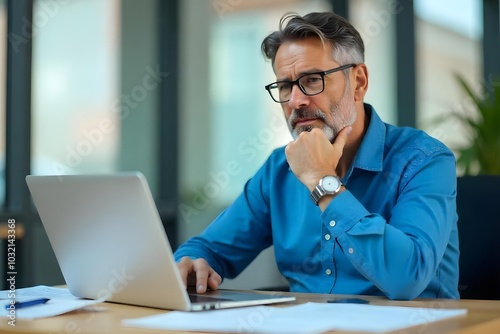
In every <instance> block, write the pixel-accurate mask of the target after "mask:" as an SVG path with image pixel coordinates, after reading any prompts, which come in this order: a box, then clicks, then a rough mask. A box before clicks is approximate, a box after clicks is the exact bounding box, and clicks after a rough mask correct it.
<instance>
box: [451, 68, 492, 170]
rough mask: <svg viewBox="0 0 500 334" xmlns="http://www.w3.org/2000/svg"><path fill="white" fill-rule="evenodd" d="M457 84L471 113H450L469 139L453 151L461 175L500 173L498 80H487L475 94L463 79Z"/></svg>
mask: <svg viewBox="0 0 500 334" xmlns="http://www.w3.org/2000/svg"><path fill="white" fill-rule="evenodd" d="M457 79H458V82H459V84H460V86H461V87H462V89H463V90H464V91H465V93H466V94H467V97H468V98H469V99H471V101H472V104H471V106H472V108H473V110H466V112H465V113H462V112H458V111H453V112H452V113H451V117H453V118H454V119H456V120H457V121H458V122H459V123H460V124H461V125H462V126H463V127H464V128H465V131H466V134H467V135H468V136H469V142H468V144H467V145H465V146H463V147H458V148H455V152H456V153H457V155H458V158H457V166H458V167H459V168H460V169H462V170H463V172H464V173H465V174H497V175H498V174H500V81H498V80H496V81H494V80H491V81H490V83H489V84H487V85H483V86H482V90H483V91H482V92H480V93H475V92H474V91H473V90H472V89H471V87H470V86H469V85H468V84H467V83H466V82H465V80H464V79H463V78H462V77H460V76H457Z"/></svg>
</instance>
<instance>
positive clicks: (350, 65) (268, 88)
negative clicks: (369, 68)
mask: <svg viewBox="0 0 500 334" xmlns="http://www.w3.org/2000/svg"><path fill="white" fill-rule="evenodd" d="M356 65H357V64H346V65H342V66H339V67H335V68H332V69H331V70H327V71H319V72H311V73H307V74H304V75H301V76H300V77H298V78H297V79H296V80H294V81H290V80H281V81H276V82H273V83H270V84H269V85H266V86H264V88H265V89H266V90H267V92H268V93H269V95H270V96H271V98H272V99H273V101H274V102H276V103H285V102H288V101H290V99H288V100H285V101H277V100H276V99H275V98H274V96H273V93H271V86H273V85H274V86H276V88H277V85H278V84H280V83H288V84H289V85H290V92H291V91H292V89H293V86H294V85H297V86H298V87H299V89H300V91H301V92H302V93H304V94H305V95H307V96H314V95H318V94H321V93H323V91H324V90H325V75H328V74H331V73H334V72H338V71H342V70H345V69H348V68H351V67H355V66H356ZM315 74H317V75H320V76H321V81H322V83H323V89H322V90H321V91H319V92H317V93H313V94H308V93H307V92H306V91H305V89H304V87H302V86H301V85H300V83H299V81H300V79H302V78H303V77H306V76H308V75H315Z"/></svg>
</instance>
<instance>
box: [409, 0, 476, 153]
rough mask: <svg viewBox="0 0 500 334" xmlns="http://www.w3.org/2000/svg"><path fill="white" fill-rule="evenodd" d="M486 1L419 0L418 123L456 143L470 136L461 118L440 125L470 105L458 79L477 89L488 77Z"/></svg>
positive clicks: (417, 26) (432, 132)
mask: <svg viewBox="0 0 500 334" xmlns="http://www.w3.org/2000/svg"><path fill="white" fill-rule="evenodd" d="M481 3H482V2H481V1H477V0H459V1H456V0H446V1H431V0H417V1H415V15H416V22H415V24H416V26H415V31H416V52H417V57H416V59H417V60H416V61H417V64H416V65H417V73H418V74H417V101H418V102H417V124H418V127H419V128H421V129H424V130H426V131H427V132H428V133H429V134H431V135H432V136H434V137H436V138H438V139H440V140H441V141H443V142H444V143H445V144H447V145H448V146H450V147H454V146H456V145H460V144H461V143H462V142H461V141H462V140H463V139H464V136H463V135H461V133H463V132H462V129H461V128H460V127H459V126H458V124H457V123H456V122H453V121H451V122H449V123H439V124H435V120H436V119H437V117H443V116H446V114H447V113H449V112H450V111H452V110H456V111H463V110H464V106H465V105H466V104H467V103H468V100H467V99H466V98H465V97H466V95H465V93H464V92H463V91H462V89H461V87H460V86H459V84H458V81H457V80H456V77H455V76H456V75H457V74H458V75H460V76H462V77H463V78H464V79H465V81H466V82H467V83H468V84H469V85H470V86H472V87H474V88H479V87H480V85H481V84H483V83H484V81H483V80H484V79H483V78H481V76H482V61H481V57H482V53H481V52H482V44H481V41H482V36H483V32H482V26H483V20H482V14H481V13H482V4H481Z"/></svg>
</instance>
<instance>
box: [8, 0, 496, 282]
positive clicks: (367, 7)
mask: <svg viewBox="0 0 500 334" xmlns="http://www.w3.org/2000/svg"><path fill="white" fill-rule="evenodd" d="M325 10H334V11H336V12H338V13H340V14H342V15H344V16H346V17H348V18H349V19H350V20H351V22H352V23H353V24H354V26H355V27H356V28H357V29H358V30H359V31H360V33H361V34H362V36H363V38H364V41H365V45H366V63H367V65H368V68H369V73H370V88H369V91H368V94H367V97H366V101H367V102H369V103H371V104H373V105H374V106H375V108H376V109H377V111H378V113H379V114H380V115H381V117H382V118H383V119H384V120H385V121H386V122H390V123H395V124H399V125H410V126H415V127H417V128H421V129H424V130H426V131H428V132H429V133H430V134H431V135H433V136H435V137H436V138H438V139H440V140H442V141H443V142H445V143H446V144H448V145H451V146H453V145H455V144H457V143H460V141H461V140H463V137H464V135H463V133H462V132H461V128H460V126H459V125H458V124H455V123H449V124H438V125H437V124H435V122H433V119H435V117H436V116H442V115H446V114H447V113H449V112H451V111H452V110H456V109H461V108H464V106H465V104H466V103H467V99H466V98H465V95H464V93H463V91H462V90H461V89H460V87H459V85H458V82H457V80H456V78H455V75H456V74H460V75H462V76H463V77H464V78H465V79H466V80H467V81H468V82H469V83H470V84H471V85H472V86H473V87H475V88H477V89H479V88H480V87H481V85H482V84H484V83H485V81H486V82H487V81H488V78H489V77H490V74H495V73H496V74H497V75H498V74H500V70H499V64H498V63H499V62H498V59H500V58H499V57H500V52H499V47H500V46H499V40H498V30H499V26H498V22H499V21H498V20H499V1H498V0H441V1H433V0H414V1H409V0H400V1H396V0H395V1H392V0H351V1H348V0H279V1H278V0H273V1H270V0H183V1H180V0H141V1H137V0H33V1H28V0H10V1H8V0H0V134H1V136H0V222H5V221H7V219H16V221H17V222H18V223H19V224H22V226H23V227H24V232H25V233H24V236H23V238H22V239H21V240H18V243H19V247H18V248H17V249H18V250H17V256H18V258H17V264H18V267H19V266H20V269H19V273H20V274H19V275H18V287H20V286H26V285H34V284H59V283H63V280H62V277H61V274H60V272H59V269H58V265H57V262H56V260H55V258H54V255H53V253H52V250H51V247H50V244H49V242H48V240H47V237H46V235H45V233H44V230H43V227H42V225H41V223H40V221H39V218H38V216H37V214H36V211H35V209H34V208H33V206H32V204H31V201H30V196H29V193H28V190H27V188H26V185H25V183H24V177H25V175H27V174H74V173H111V172H116V171H129V170H134V171H135V170H138V171H141V172H142V173H144V174H145V176H146V177H147V179H148V182H149V184H150V187H151V189H152V191H153V193H154V196H155V199H156V201H157V206H158V208H159V210H160V213H161V216H162V220H163V223H164V226H165V229H166V231H167V233H168V236H169V239H170V240H171V243H172V246H173V248H175V247H177V246H178V245H179V244H180V243H182V242H183V241H185V240H186V239H187V238H188V237H190V236H192V235H194V234H197V233H199V232H201V231H202V230H203V229H204V228H205V226H206V225H207V224H208V223H209V222H210V221H211V220H212V219H213V218H214V217H215V216H216V215H217V214H218V213H219V212H220V211H221V210H222V209H224V208H225V207H227V206H228V205H229V204H230V203H231V201H232V200H233V199H234V198H235V197H236V196H237V195H238V193H239V192H240V191H241V189H242V186H243V185H244V183H245V181H246V180H247V179H248V178H249V177H251V176H252V175H253V174H254V173H255V171H256V170H257V169H258V168H259V166H260V165H261V164H262V163H263V161H264V160H265V159H266V157H267V156H268V155H269V153H270V152H271V151H272V150H273V149H274V148H276V147H278V146H281V145H284V144H286V143H287V142H289V141H290V140H291V136H290V134H289V132H288V129H287V127H286V124H285V122H284V118H283V116H282V113H281V109H280V106H279V105H278V104H276V103H274V102H273V101H272V100H271V99H270V98H269V96H268V94H267V92H266V91H265V90H264V88H263V87H264V85H265V84H267V83H269V82H271V81H273V80H274V75H273V72H272V70H271V67H270V64H269V63H268V62H266V61H264V58H263V57H262V55H261V53H260V43H261V41H262V39H263V38H264V37H265V36H266V35H267V34H268V33H270V32H271V31H273V30H276V29H277V28H278V22H279V19H280V17H281V16H282V15H283V14H284V13H285V12H288V11H294V12H298V13H300V14H305V13H307V12H311V11H325ZM485 27H486V28H485ZM490 27H493V28H490ZM495 27H496V31H495ZM488 29H492V34H489V33H485V32H487V31H489V30H488ZM96 233H99V231H96ZM111 242H112V240H110V243H111ZM142 242H143V240H138V244H140V243H142ZM136 246H137V245H134V246H132V245H131V247H136ZM2 256H3V255H2ZM1 261H5V259H2V260H1ZM0 263H3V262H0ZM4 267H5V266H3V265H2V270H1V271H2V272H3V271H4ZM21 274H22V275H21ZM282 284H283V282H282V281H281V278H280V276H279V273H278V272H277V270H276V268H275V265H274V261H273V255H272V249H269V250H268V251H266V252H265V253H263V254H262V255H261V256H260V257H259V258H258V259H257V261H256V262H254V263H253V264H252V268H249V269H248V270H246V272H245V275H244V276H243V277H241V278H239V279H236V280H234V281H230V280H228V281H226V282H225V286H226V287H239V288H261V287H271V286H274V285H282Z"/></svg>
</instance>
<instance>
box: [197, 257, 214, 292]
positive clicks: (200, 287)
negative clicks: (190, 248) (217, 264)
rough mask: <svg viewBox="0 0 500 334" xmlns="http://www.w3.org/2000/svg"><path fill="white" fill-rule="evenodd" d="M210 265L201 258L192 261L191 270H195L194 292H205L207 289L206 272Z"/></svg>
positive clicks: (207, 272) (208, 270)
mask: <svg viewBox="0 0 500 334" xmlns="http://www.w3.org/2000/svg"><path fill="white" fill-rule="evenodd" d="M210 269H211V268H210V266H209V265H208V263H207V261H205V260H203V259H199V260H195V261H193V271H194V272H196V292H197V293H205V292H206V291H207V282H208V274H209V273H210Z"/></svg>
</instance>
